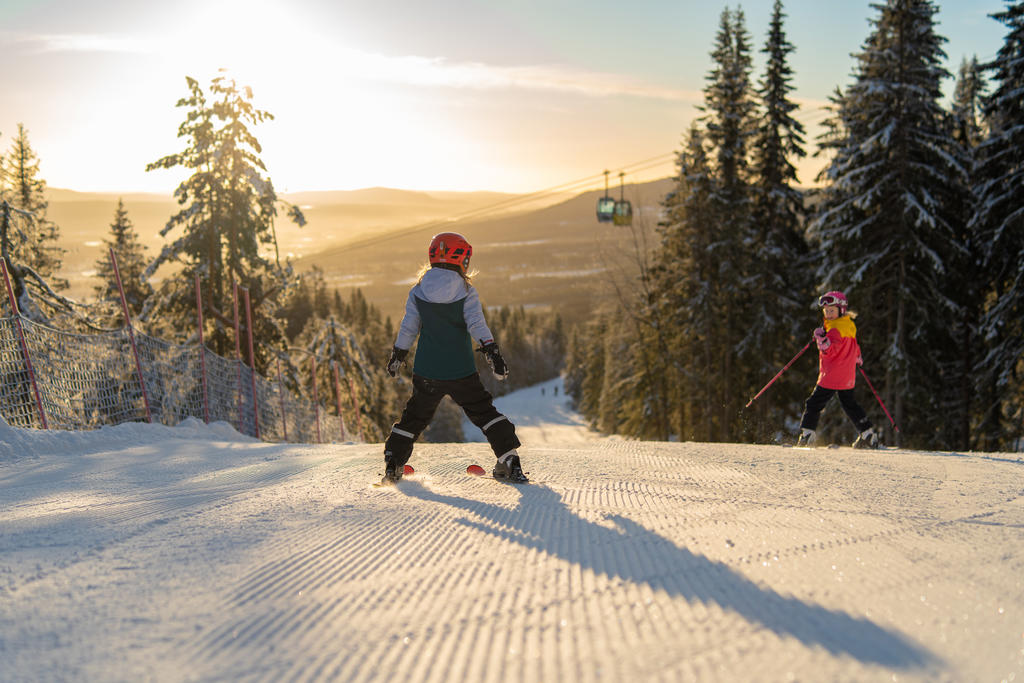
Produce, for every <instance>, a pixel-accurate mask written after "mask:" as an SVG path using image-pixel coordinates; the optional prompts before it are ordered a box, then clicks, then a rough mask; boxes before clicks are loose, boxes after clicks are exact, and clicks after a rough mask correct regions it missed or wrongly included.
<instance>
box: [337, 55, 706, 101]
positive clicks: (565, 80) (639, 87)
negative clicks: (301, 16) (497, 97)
mask: <svg viewBox="0 0 1024 683" xmlns="http://www.w3.org/2000/svg"><path fill="white" fill-rule="evenodd" d="M344 52H345V54H344V55H343V56H340V57H339V58H338V59H337V60H336V61H335V63H336V64H345V65H347V68H346V69H345V71H346V72H347V75H348V76H349V77H353V78H361V79H365V80H370V81H383V82H391V83H401V84H403V85H416V86H424V87H448V88H470V89H480V90H490V89H524V90H551V91H561V92H572V93H578V94H581V95H587V96H591V97H613V96H630V97H644V98H651V99H660V100H673V101H684V102H695V101H700V100H701V99H703V94H702V93H700V92H695V91H691V90H683V89H679V88H671V87H668V86H664V85H658V84H651V83H646V82H643V81H640V80H636V79H633V78H630V77H628V76H624V75H622V74H613V73H603V72H596V71H585V70H580V69H572V68H567V67H561V66H552V65H526V66H496V65H492V64H485V63H481V62H450V61H448V60H446V59H443V58H439V57H419V56H411V55H410V56H400V57H395V56H386V55H380V54H373V53H368V52H359V51H354V50H345V51H344Z"/></svg>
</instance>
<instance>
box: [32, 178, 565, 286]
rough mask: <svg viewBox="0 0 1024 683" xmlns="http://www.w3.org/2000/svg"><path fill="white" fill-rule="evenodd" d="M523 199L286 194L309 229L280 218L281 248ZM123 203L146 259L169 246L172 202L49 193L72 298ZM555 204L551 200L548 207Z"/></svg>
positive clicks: (513, 205) (516, 206)
mask: <svg viewBox="0 0 1024 683" xmlns="http://www.w3.org/2000/svg"><path fill="white" fill-rule="evenodd" d="M519 197H520V195H514V194H505V193H498V192H414V191H409V190H396V189H390V188H368V189H363V190H352V191H330V192H299V193H294V194H285V195H283V196H282V198H283V199H284V200H285V201H288V202H291V203H293V204H297V205H299V206H301V207H302V210H303V212H304V214H305V216H306V220H307V225H306V226H305V227H303V228H298V227H296V226H295V225H294V224H292V223H291V222H290V221H288V220H286V219H284V218H283V217H282V218H281V219H279V220H278V221H277V226H276V227H277V236H278V243H279V246H280V248H281V254H282V256H286V257H291V258H301V257H303V256H305V255H307V254H309V253H311V252H313V251H319V250H321V249H324V248H325V247H330V246H332V245H338V244H342V243H344V242H347V241H351V240H353V239H362V238H367V237H371V236H373V235H375V234H379V233H382V232H385V233H386V232H390V231H393V230H395V229H397V228H400V227H404V226H409V225H417V224H421V223H424V222H427V221H438V220H444V219H447V218H449V217H452V216H463V215H467V214H471V213H473V212H479V211H486V210H489V207H496V206H497V207H499V208H500V209H502V210H503V211H504V212H505V213H506V214H507V213H509V212H512V211H524V210H528V209H529V208H530V205H529V204H522V203H520V202H519ZM119 198H123V199H124V203H125V208H126V209H127V211H128V216H129V218H130V219H131V220H132V222H133V223H134V225H135V228H136V230H137V231H138V233H139V236H140V238H141V241H142V243H143V244H144V245H145V246H146V247H148V252H147V253H148V254H150V255H155V254H156V253H157V252H158V250H159V249H161V248H163V246H164V244H166V242H167V241H166V240H165V239H164V238H163V237H161V236H160V234H159V233H160V230H162V229H163V227H164V226H165V225H166V224H167V221H168V220H169V219H170V217H171V216H173V215H174V214H175V213H177V212H178V211H179V210H180V208H181V207H180V206H179V205H178V204H177V202H176V201H175V200H174V198H173V197H172V196H170V195H161V194H147V193H125V194H118V193H112V192H102V193H101V192H76V191H73V190H67V189H61V188H48V189H47V199H48V201H49V203H50V205H49V210H48V212H47V216H48V217H49V218H50V219H51V220H53V221H54V222H55V223H57V225H59V226H60V229H61V246H62V247H63V248H64V249H66V250H67V253H66V254H65V256H64V267H63V269H62V270H61V275H62V276H63V277H66V278H67V279H68V280H69V281H70V282H71V290H70V294H71V296H73V297H75V298H79V299H84V298H87V297H88V296H91V295H92V292H93V288H94V287H95V286H96V285H97V283H96V281H95V280H94V278H93V275H94V269H95V264H96V262H97V260H98V259H100V258H103V257H105V252H104V249H103V247H102V241H103V240H104V239H106V238H107V237H108V235H109V233H110V223H111V221H112V220H113V217H114V210H115V209H116V207H117V201H118V199H119ZM551 201H553V200H552V199H551V198H547V202H548V203H551ZM533 206H534V208H535V206H536V204H534V205H533ZM172 237H173V235H172Z"/></svg>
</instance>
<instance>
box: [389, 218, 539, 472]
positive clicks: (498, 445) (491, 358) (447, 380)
mask: <svg viewBox="0 0 1024 683" xmlns="http://www.w3.org/2000/svg"><path fill="white" fill-rule="evenodd" d="M472 255H473V247H472V246H470V244H469V242H468V241H466V238H465V237H463V236H462V235H460V234H458V233H455V232H443V233H441V234H439V235H435V236H434V237H433V239H431V241H430V246H429V247H428V249H427V256H428V259H429V264H428V265H427V266H425V267H424V269H423V270H422V271H421V273H420V277H419V281H418V282H417V283H416V285H415V286H414V287H413V288H412V290H411V291H410V292H409V297H408V299H407V300H406V304H405V316H404V317H403V318H402V323H401V325H400V326H399V329H398V337H397V339H396V340H395V344H394V348H393V349H392V351H391V358H389V359H388V363H387V371H388V374H389V375H391V376H392V377H395V376H396V375H397V374H398V369H399V367H401V365H402V364H403V363H404V362H405V358H406V356H407V355H408V353H409V348H410V347H411V346H412V344H413V342H414V341H416V338H417V337H419V344H418V346H417V348H416V359H415V361H414V362H413V369H412V373H413V375H412V387H413V389H412V396H411V397H410V398H409V401H408V402H407V403H406V404H405V410H403V411H402V417H401V418H400V419H399V421H398V422H396V423H395V424H394V426H393V427H392V428H391V434H390V435H389V436H388V438H387V441H385V443H384V480H383V483H395V482H397V481H399V480H400V479H401V478H402V473H403V468H404V467H405V463H406V462H407V461H408V460H409V457H410V456H411V455H412V448H413V443H414V442H415V441H416V439H417V438H419V435H420V433H421V432H423V430H424V429H426V428H427V425H428V424H430V420H431V418H432V417H433V416H434V411H435V410H437V406H438V404H439V403H440V402H441V399H443V398H444V397H445V396H451V398H452V400H454V401H455V402H456V403H457V404H458V405H459V407H460V408H462V410H463V411H464V412H465V413H466V417H468V418H469V420H470V421H471V422H472V423H473V424H475V425H476V426H477V427H479V428H480V429H481V430H482V431H483V433H484V436H485V437H487V441H488V442H489V443H490V445H491V450H492V451H494V455H495V457H496V458H497V461H496V463H495V465H494V470H493V472H492V474H493V475H494V478H495V479H502V480H505V481H510V482H516V483H522V482H526V481H528V479H527V478H526V475H525V474H524V473H523V468H522V466H521V464H520V462H519V454H518V452H517V451H516V449H517V448H519V446H520V445H521V444H520V443H519V438H518V437H517V436H516V428H515V425H513V424H512V422H511V421H510V420H509V419H508V418H507V417H505V416H504V415H502V414H501V413H499V412H498V411H497V409H496V408H495V407H494V404H493V402H492V400H491V395H490V393H488V392H487V390H486V389H485V388H484V385H483V384H482V383H481V381H480V374H479V373H478V372H477V371H476V362H475V361H474V358H473V342H474V341H476V342H478V343H479V344H480V349H479V350H480V351H481V352H482V353H483V354H484V355H485V356H486V358H487V362H488V364H489V365H490V366H491V370H492V371H493V372H494V375H495V377H497V378H498V379H499V380H504V379H505V378H506V377H508V367H507V365H506V364H505V359H504V358H502V356H501V353H500V352H499V351H498V345H497V344H496V343H494V338H493V336H492V335H491V331H490V329H489V328H488V327H487V322H486V321H485V320H484V311H483V307H482V306H481V305H480V296H479V295H478V294H477V291H476V289H475V288H474V287H473V285H472V283H471V282H470V278H471V276H472V275H473V274H472V273H470V272H469V260H470V257H471V256H472Z"/></svg>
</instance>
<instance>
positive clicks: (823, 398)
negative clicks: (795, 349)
mask: <svg viewBox="0 0 1024 683" xmlns="http://www.w3.org/2000/svg"><path fill="white" fill-rule="evenodd" d="M818 307H819V308H821V312H822V315H823V317H824V319H825V321H824V324H823V326H822V327H819V328H818V329H816V330H814V342H815V343H816V344H817V345H818V382H817V384H815V386H814V391H812V392H811V395H810V397H808V399H807V403H806V404H805V405H804V414H803V417H802V418H801V419H800V436H799V437H797V442H796V443H797V445H798V446H806V445H808V444H810V443H811V442H812V441H813V440H814V430H815V429H817V427H818V418H819V417H820V416H821V411H822V410H824V408H825V405H826V404H827V403H828V402H829V400H830V399H831V398H832V395H833V394H839V403H840V405H842V407H843V410H844V411H845V412H846V415H847V416H848V417H849V418H850V419H851V420H852V421H853V424H854V425H855V426H856V427H857V431H858V432H859V434H860V435H859V436H858V437H857V440H856V441H854V442H853V447H854V448H878V445H879V444H878V434H877V433H876V432H875V430H874V429H873V428H872V425H871V420H869V419H868V416H867V414H866V413H865V412H864V409H863V408H861V407H860V404H859V403H857V399H856V398H854V396H853V386H854V383H855V382H856V379H857V374H856V373H857V366H858V365H861V364H862V363H863V361H862V359H861V355H860V345H859V344H858V343H857V326H856V325H854V324H853V319H854V318H855V317H856V316H857V314H856V313H854V312H853V311H849V312H847V309H848V308H849V304H848V302H847V301H846V295H845V294H843V293H842V292H836V291H833V292H828V293H826V294H822V295H821V296H820V297H819V298H818Z"/></svg>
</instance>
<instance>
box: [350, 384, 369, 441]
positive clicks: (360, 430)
mask: <svg viewBox="0 0 1024 683" xmlns="http://www.w3.org/2000/svg"><path fill="white" fill-rule="evenodd" d="M348 390H349V393H350V394H351V395H352V407H353V408H354V409H355V411H356V432H358V433H359V440H360V441H365V440H366V439H364V438H363V420H362V415H360V413H359V399H357V398H356V385H355V382H353V381H352V376H351V375H349V378H348Z"/></svg>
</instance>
